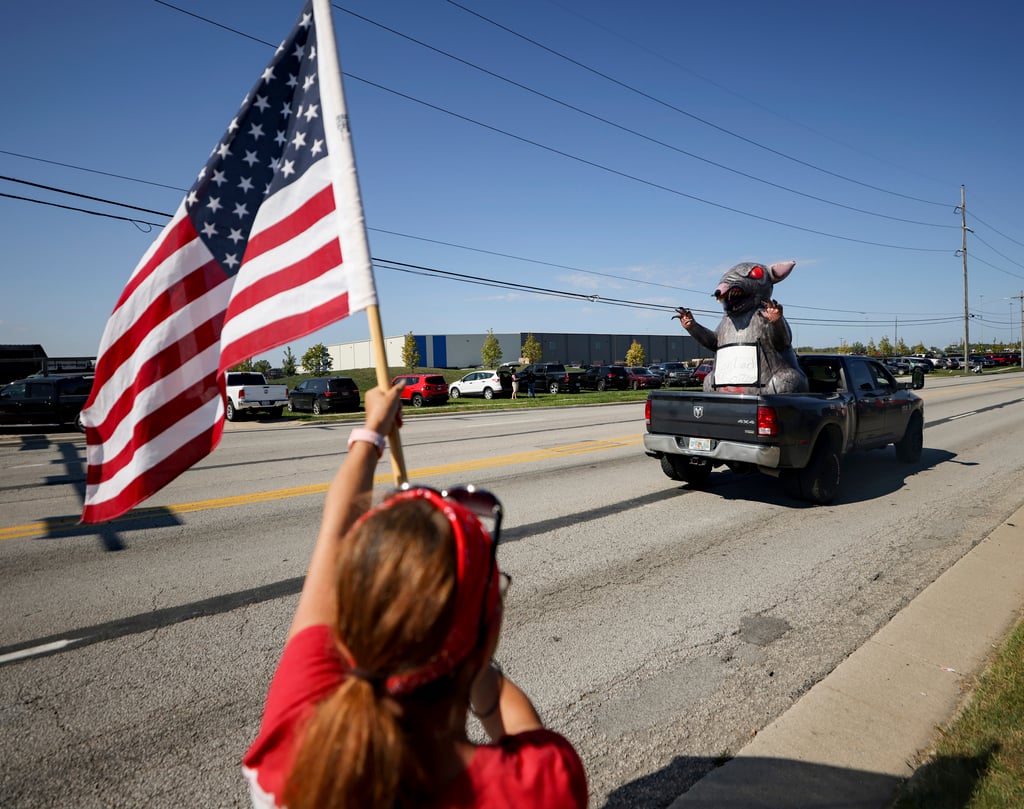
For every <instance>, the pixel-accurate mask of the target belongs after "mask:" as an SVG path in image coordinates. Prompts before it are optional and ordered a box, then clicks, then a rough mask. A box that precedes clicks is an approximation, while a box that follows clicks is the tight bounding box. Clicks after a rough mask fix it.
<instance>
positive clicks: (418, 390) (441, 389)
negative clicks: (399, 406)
mask: <svg viewBox="0 0 1024 809" xmlns="http://www.w3.org/2000/svg"><path fill="white" fill-rule="evenodd" d="M403 382H404V383H405V387H404V388H402V401H403V402H409V403H411V404H412V406H413V407H423V405H424V404H434V403H437V404H446V403H447V402H448V383H447V382H445V381H444V377H443V376H441V375H440V374H403V375H402V376H396V377H395V378H394V379H392V380H391V384H392V386H394V385H397V384H399V383H403Z"/></svg>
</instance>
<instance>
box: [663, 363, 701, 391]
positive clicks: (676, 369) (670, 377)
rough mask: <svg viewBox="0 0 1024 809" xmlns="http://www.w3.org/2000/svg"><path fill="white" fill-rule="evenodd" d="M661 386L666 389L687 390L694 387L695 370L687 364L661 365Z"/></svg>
mask: <svg viewBox="0 0 1024 809" xmlns="http://www.w3.org/2000/svg"><path fill="white" fill-rule="evenodd" d="M659 367H660V368H661V384H662V385H663V386H664V387H666V388H685V387H687V386H688V385H693V384H694V381H693V368H691V367H690V366H689V365H687V364H686V363H685V362H663V363H660V365H659Z"/></svg>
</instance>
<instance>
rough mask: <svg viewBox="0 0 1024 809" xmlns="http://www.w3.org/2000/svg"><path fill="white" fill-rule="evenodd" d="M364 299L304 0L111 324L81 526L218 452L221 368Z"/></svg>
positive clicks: (339, 131) (325, 32) (333, 60)
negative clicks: (294, 21) (292, 26)
mask: <svg viewBox="0 0 1024 809" xmlns="http://www.w3.org/2000/svg"><path fill="white" fill-rule="evenodd" d="M318 33H319V37H318ZM325 121H327V122H338V123H339V126H337V127H335V126H325V125H324V124H325ZM375 303H376V291H375V288H374V281H373V273H372V269H371V266H370V258H369V249H368V246H367V242H366V228H365V222H364V220H363V213H362V203H361V201H360V197H359V188H358V182H357V179H356V173H355V162H354V158H353V153H352V145H351V141H350V139H349V132H348V127H347V116H346V114H345V104H344V96H343V93H342V89H341V75H340V71H339V69H338V66H337V57H336V55H335V53H334V33H333V27H332V25H331V20H330V6H329V3H328V2H327V0H315V2H314V1H312V0H311V2H309V3H307V5H306V7H305V9H304V10H303V13H302V15H301V17H300V19H299V22H298V23H297V25H296V27H295V29H294V30H293V31H292V33H291V34H290V35H289V37H288V39H286V40H285V42H284V43H283V44H282V45H281V47H280V48H278V51H277V53H276V54H275V57H274V59H273V60H272V61H271V63H270V65H269V66H268V67H267V69H266V70H265V71H264V72H263V74H262V75H261V77H260V80H259V81H258V82H257V84H256V86H255V87H254V88H253V89H252V91H251V92H250V93H249V95H248V96H246V99H245V101H244V102H243V105H242V108H241V109H240V110H239V112H238V114H237V115H236V116H235V118H234V119H233V120H232V122H231V124H230V126H229V127H228V131H227V133H226V134H225V136H224V137H223V138H222V139H221V141H220V142H219V143H218V145H217V146H216V147H215V148H214V150H213V153H212V154H211V157H210V159H209V161H208V162H207V164H206V165H205V166H204V167H203V170H202V171H201V172H200V174H199V179H198V180H197V181H196V183H195V185H193V187H192V189H191V190H190V192H189V194H188V196H186V198H185V200H184V201H183V202H182V203H181V205H180V206H179V208H178V210H177V212H176V213H175V215H174V218H173V219H172V220H171V222H170V223H169V224H168V225H167V226H166V227H165V228H164V230H163V231H162V232H161V234H160V236H159V237H158V238H157V240H156V241H155V242H154V244H153V245H152V246H151V247H150V249H149V250H148V251H147V253H146V255H145V256H144V257H143V259H142V261H141V262H140V263H139V265H138V266H137V267H136V269H135V272H134V273H133V274H132V276H131V278H130V279H129V281H128V284H127V286H126V287H125V290H124V292H123V293H122V295H121V298H120V300H119V301H118V302H117V305H116V306H115V308H114V311H113V314H112V315H111V316H110V319H109V321H108V322H107V326H106V329H105V331H104V334H103V339H102V341H101V344H100V350H99V354H98V358H97V362H96V379H95V382H94V384H93V389H92V394H91V396H90V399H89V403H88V405H87V407H86V408H85V410H84V411H83V412H82V421H83V423H84V424H85V427H86V441H87V460H88V473H87V479H86V495H85V504H84V509H83V512H82V521H83V522H87V523H92V522H102V521H105V520H110V519H113V518H115V517H117V516H119V515H120V514H123V513H124V512H126V511H128V510H129V509H130V508H132V507H133V506H135V505H136V504H138V503H139V502H141V501H142V500H144V499H145V498H147V497H148V496H150V495H151V494H153V493H154V492H156V491H157V490H159V489H160V488H161V487H162V486H164V485H165V484H167V483H168V482H170V481H171V480H173V479H174V478H175V477H177V476H178V475H180V474H181V473H182V472H184V471H185V470H186V469H188V468H189V467H190V466H191V465H192V464H194V463H196V462H197V461H199V460H200V459H202V458H203V457H205V456H206V455H207V454H209V453H210V452H211V451H212V450H213V449H214V448H215V447H216V446H217V443H218V442H219V440H220V437H221V433H222V431H223V427H224V372H225V370H227V369H228V368H229V367H231V366H232V365H235V364H237V363H238V362H240V361H243V360H245V359H248V358H250V357H253V356H255V355H257V354H260V353H263V352H266V351H269V350H271V349H273V348H276V347H278V346H281V345H284V344H285V343H287V342H288V341H289V340H292V339H296V338H298V337H302V336H303V335H306V334H310V333H311V332H314V331H316V330H317V329H320V328H323V327H324V326H326V325H329V324H330V323H333V322H335V321H337V320H340V319H341V318H344V317H346V316H348V315H349V314H352V313H353V312H357V311H361V310H363V309H365V308H366V307H367V306H370V305H373V304H375Z"/></svg>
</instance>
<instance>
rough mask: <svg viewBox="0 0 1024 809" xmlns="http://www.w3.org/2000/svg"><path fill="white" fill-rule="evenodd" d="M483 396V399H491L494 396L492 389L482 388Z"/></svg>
mask: <svg viewBox="0 0 1024 809" xmlns="http://www.w3.org/2000/svg"><path fill="white" fill-rule="evenodd" d="M484 398H485V399H493V398H494V391H493V390H491V389H490V388H484Z"/></svg>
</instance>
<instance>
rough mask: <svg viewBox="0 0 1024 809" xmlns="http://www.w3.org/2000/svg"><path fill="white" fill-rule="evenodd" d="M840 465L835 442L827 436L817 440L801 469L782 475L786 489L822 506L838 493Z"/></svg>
mask: <svg viewBox="0 0 1024 809" xmlns="http://www.w3.org/2000/svg"><path fill="white" fill-rule="evenodd" d="M841 471H842V465H841V463H840V461H839V451H838V450H837V449H836V445H835V442H833V441H832V440H830V439H829V438H827V437H822V438H820V439H819V440H818V444H817V446H815V447H814V452H813V453H811V460H810V461H809V462H808V464H807V466H806V467H805V468H803V469H795V470H791V471H790V472H788V473H787V474H784V475H783V485H784V486H785V487H786V491H787V492H789V493H790V494H793V495H795V496H797V497H799V498H800V499H801V500H807V501H808V502H810V503H814V504H815V505H818V506H824V505H826V504H828V503H831V502H832V501H833V500H835V499H836V495H837V494H839V477H840V473H841Z"/></svg>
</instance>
